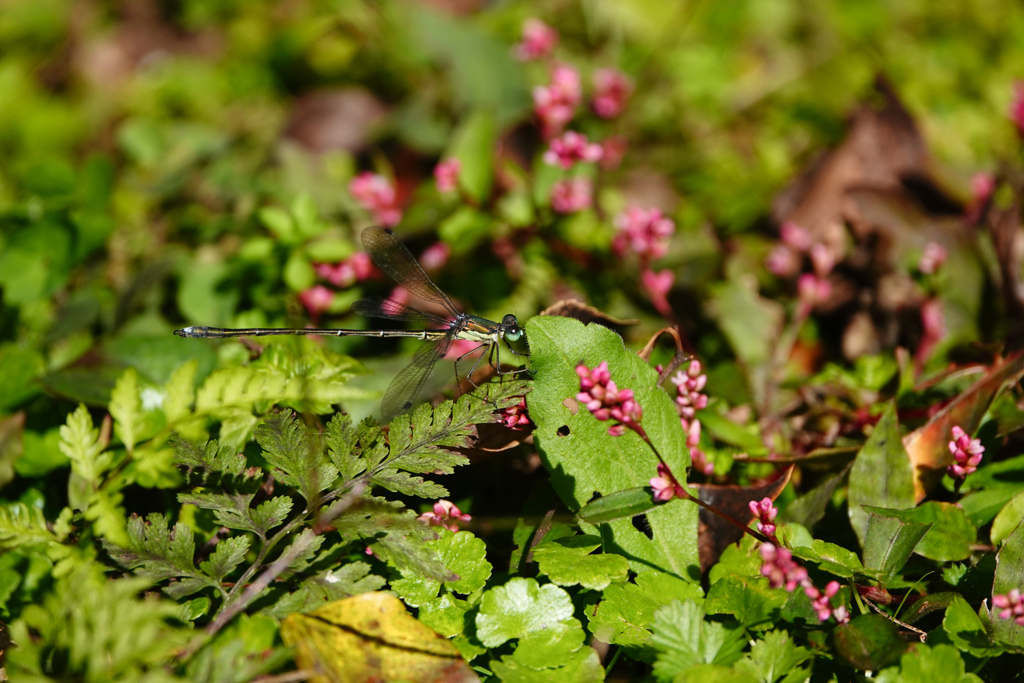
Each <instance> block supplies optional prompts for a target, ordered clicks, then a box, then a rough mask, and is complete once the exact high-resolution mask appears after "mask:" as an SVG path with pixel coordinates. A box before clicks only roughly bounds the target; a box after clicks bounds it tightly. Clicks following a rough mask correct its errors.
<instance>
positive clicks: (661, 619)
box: [651, 600, 746, 681]
mask: <svg viewBox="0 0 1024 683" xmlns="http://www.w3.org/2000/svg"><path fill="white" fill-rule="evenodd" d="M653 632H654V635H653V637H652V639H651V642H652V643H653V644H654V647H655V648H657V650H658V660H657V661H656V662H655V663H654V677H655V678H656V679H657V680H659V681H671V680H673V679H674V678H675V677H676V676H677V675H679V674H680V673H682V672H683V671H685V670H686V669H687V668H689V667H691V666H694V665H695V664H722V665H726V666H728V665H731V664H733V663H735V662H736V660H738V659H739V657H740V653H741V652H742V650H743V648H744V646H745V645H746V640H745V637H744V634H745V632H744V630H743V629H742V628H728V627H726V626H724V625H722V624H719V623H715V622H709V621H705V620H704V608H703V607H702V606H701V605H700V604H699V603H698V602H695V601H694V600H686V601H684V602H672V603H671V604H669V605H667V606H665V607H662V608H661V609H659V610H658V611H657V612H656V613H655V614H654V628H653Z"/></svg>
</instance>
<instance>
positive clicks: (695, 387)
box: [672, 360, 708, 424]
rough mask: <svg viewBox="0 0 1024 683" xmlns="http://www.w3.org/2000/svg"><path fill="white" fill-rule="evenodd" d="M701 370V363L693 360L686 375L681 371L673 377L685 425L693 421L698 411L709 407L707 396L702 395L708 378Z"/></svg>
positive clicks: (679, 408) (678, 404)
mask: <svg viewBox="0 0 1024 683" xmlns="http://www.w3.org/2000/svg"><path fill="white" fill-rule="evenodd" d="M701 370H702V366H701V364H700V361H699V360H693V361H690V364H689V366H688V367H687V368H686V372H685V373H684V372H683V371H682V370H680V371H679V372H677V373H676V374H675V375H674V376H673V377H672V383H673V384H675V385H676V394H677V396H676V409H677V410H678V411H679V415H680V417H682V418H683V422H684V424H685V423H687V422H689V421H690V420H693V418H694V416H695V415H696V414H697V411H698V410H703V409H704V408H706V407H707V405H708V397H707V394H702V393H701V391H702V390H703V389H704V386H705V385H706V384H707V382H708V376H707V375H705V374H704V373H703V372H701Z"/></svg>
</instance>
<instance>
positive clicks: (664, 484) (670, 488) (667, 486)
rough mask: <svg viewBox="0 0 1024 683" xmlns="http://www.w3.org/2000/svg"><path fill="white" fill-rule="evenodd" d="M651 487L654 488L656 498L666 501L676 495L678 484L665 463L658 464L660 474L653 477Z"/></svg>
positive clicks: (662, 501) (659, 500)
mask: <svg viewBox="0 0 1024 683" xmlns="http://www.w3.org/2000/svg"><path fill="white" fill-rule="evenodd" d="M650 485H651V488H652V489H654V500H656V501H658V502H661V503H664V502H666V501H670V500H672V499H673V498H675V497H676V485H675V482H674V481H672V475H671V474H670V473H669V471H668V468H667V467H665V465H664V464H660V463H659V464H658V476H656V477H652V478H651V481H650Z"/></svg>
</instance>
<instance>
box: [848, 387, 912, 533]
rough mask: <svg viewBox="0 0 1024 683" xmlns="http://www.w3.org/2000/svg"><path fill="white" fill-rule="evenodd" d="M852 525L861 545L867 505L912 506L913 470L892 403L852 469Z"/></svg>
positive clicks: (862, 448)
mask: <svg viewBox="0 0 1024 683" xmlns="http://www.w3.org/2000/svg"><path fill="white" fill-rule="evenodd" d="M849 492H850V499H849V515H850V524H852V525H853V530H854V531H855V532H856V533H857V538H858V539H859V540H860V542H861V545H862V546H863V544H864V538H865V536H866V535H867V530H868V513H867V512H865V511H864V506H865V505H872V506H874V507H879V508H888V509H891V510H904V509H907V508H912V507H914V505H916V503H917V501H916V500H915V497H914V472H913V470H912V468H911V466H910V460H909V458H908V457H907V452H906V450H905V449H904V448H903V442H902V441H900V430H899V423H898V421H897V417H896V406H895V404H894V403H891V402H890V403H889V405H888V406H887V407H886V409H885V412H884V413H883V414H882V417H881V418H880V419H879V420H878V424H876V425H875V429H874V431H873V432H872V433H871V436H870V438H868V440H867V442H866V443H865V444H864V446H863V447H861V449H860V451H859V452H858V453H857V457H856V458H855V459H854V461H853V467H852V469H851V470H850V486H849Z"/></svg>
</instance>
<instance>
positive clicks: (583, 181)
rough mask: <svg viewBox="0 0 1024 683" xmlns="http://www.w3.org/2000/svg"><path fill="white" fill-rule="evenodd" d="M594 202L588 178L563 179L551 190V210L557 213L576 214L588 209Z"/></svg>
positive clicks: (592, 189)
mask: <svg viewBox="0 0 1024 683" xmlns="http://www.w3.org/2000/svg"><path fill="white" fill-rule="evenodd" d="M593 201H594V185H593V183H592V182H591V181H590V178H564V179H562V180H559V181H558V182H556V183H555V184H554V185H553V186H552V188H551V208H552V209H554V210H555V211H556V212H558V213H576V212H577V211H583V210H585V209H589V208H590V206H591V204H593Z"/></svg>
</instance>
